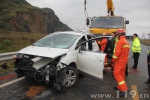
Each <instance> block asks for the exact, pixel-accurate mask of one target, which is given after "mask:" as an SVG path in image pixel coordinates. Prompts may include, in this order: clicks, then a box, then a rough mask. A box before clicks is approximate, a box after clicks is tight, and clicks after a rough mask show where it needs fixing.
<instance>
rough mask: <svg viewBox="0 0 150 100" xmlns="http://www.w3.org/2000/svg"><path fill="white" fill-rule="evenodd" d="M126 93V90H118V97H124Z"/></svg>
mask: <svg viewBox="0 0 150 100" xmlns="http://www.w3.org/2000/svg"><path fill="white" fill-rule="evenodd" d="M126 93H127V90H126V91H123V92H121V91H120V93H119V96H120V97H124V96H125V94H126Z"/></svg>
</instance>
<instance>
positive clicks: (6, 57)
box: [0, 52, 18, 61]
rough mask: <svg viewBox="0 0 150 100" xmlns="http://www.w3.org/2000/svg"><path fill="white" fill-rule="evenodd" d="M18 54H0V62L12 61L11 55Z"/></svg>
mask: <svg viewBox="0 0 150 100" xmlns="http://www.w3.org/2000/svg"><path fill="white" fill-rule="evenodd" d="M17 53H18V52H8V53H0V61H4V60H10V59H13V55H16V54H17Z"/></svg>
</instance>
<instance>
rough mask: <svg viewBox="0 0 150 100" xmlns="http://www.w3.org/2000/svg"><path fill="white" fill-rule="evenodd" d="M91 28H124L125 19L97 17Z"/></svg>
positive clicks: (93, 20)
mask: <svg viewBox="0 0 150 100" xmlns="http://www.w3.org/2000/svg"><path fill="white" fill-rule="evenodd" d="M90 28H124V19H123V18H121V17H120V18H119V17H95V18H93V19H92V23H91V25H90Z"/></svg>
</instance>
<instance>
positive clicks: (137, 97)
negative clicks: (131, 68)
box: [131, 85, 140, 100]
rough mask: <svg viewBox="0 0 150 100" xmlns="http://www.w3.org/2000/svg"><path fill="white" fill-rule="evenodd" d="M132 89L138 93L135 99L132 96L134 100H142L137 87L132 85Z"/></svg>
mask: <svg viewBox="0 0 150 100" xmlns="http://www.w3.org/2000/svg"><path fill="white" fill-rule="evenodd" d="M131 88H132V90H135V91H136V95H135V96H134V97H133V95H132V97H133V100H140V98H139V93H138V89H137V87H136V85H131Z"/></svg>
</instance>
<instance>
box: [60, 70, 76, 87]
mask: <svg viewBox="0 0 150 100" xmlns="http://www.w3.org/2000/svg"><path fill="white" fill-rule="evenodd" d="M77 79H78V71H77V70H76V69H75V68H73V67H67V70H66V73H65V79H64V81H63V85H65V86H66V87H67V88H70V87H73V86H74V85H75V84H76V82H77Z"/></svg>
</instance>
